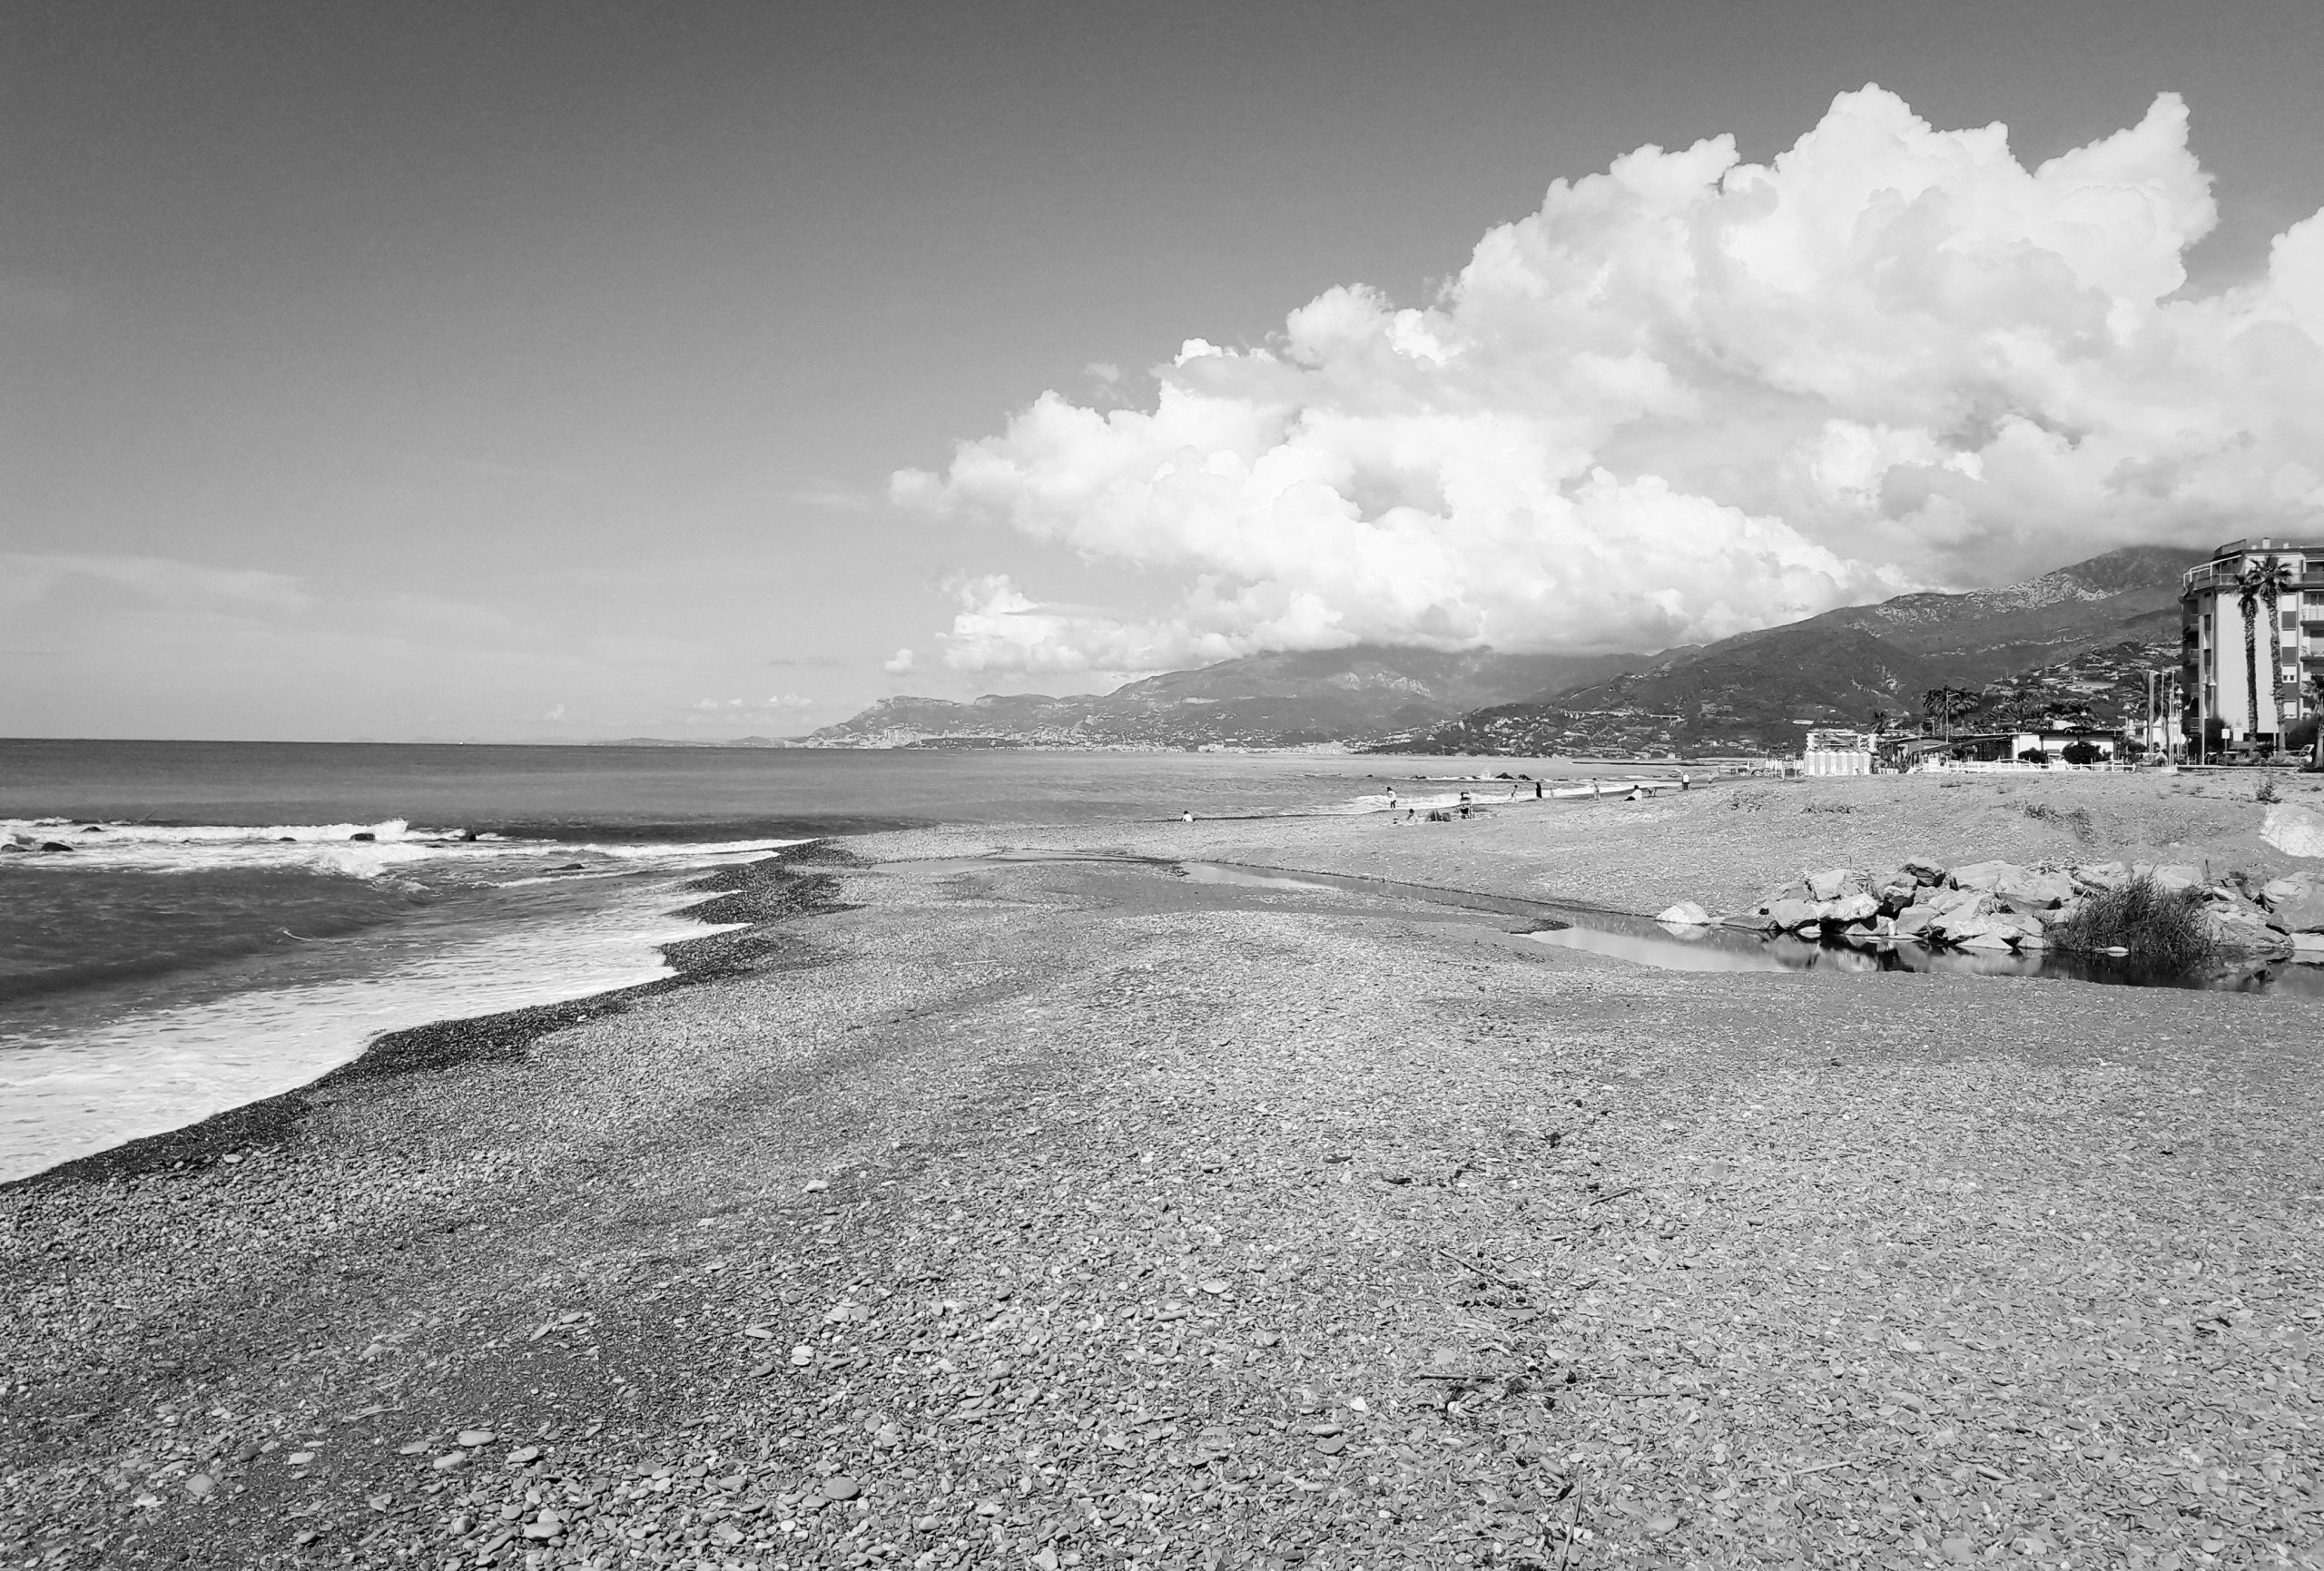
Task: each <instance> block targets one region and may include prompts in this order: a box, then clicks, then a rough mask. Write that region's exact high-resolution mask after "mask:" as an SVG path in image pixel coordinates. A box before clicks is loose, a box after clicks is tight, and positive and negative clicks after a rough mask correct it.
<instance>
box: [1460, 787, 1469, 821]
mask: <svg viewBox="0 0 2324 1571" xmlns="http://www.w3.org/2000/svg"><path fill="white" fill-rule="evenodd" d="M1461 816H1462V818H1464V819H1465V818H1467V817H1468V816H1469V793H1468V792H1467V791H1462V793H1461Z"/></svg>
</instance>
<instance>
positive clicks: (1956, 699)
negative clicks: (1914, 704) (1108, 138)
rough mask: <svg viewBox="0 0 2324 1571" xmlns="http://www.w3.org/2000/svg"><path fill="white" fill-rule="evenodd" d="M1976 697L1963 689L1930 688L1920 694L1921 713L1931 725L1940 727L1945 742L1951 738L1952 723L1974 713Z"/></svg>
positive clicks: (1977, 701) (1976, 703) (1977, 700)
mask: <svg viewBox="0 0 2324 1571" xmlns="http://www.w3.org/2000/svg"><path fill="white" fill-rule="evenodd" d="M1979 702H1980V700H1979V698H1978V695H1977V694H1975V693H1974V692H1970V691H1969V690H1968V689H1967V688H1965V687H1932V688H1930V689H1929V690H1928V691H1927V692H1924V693H1922V694H1921V713H1923V714H1924V715H1926V716H1927V717H1928V719H1929V721H1930V722H1931V723H1932V724H1933V725H1937V726H1941V727H1942V728H1943V730H1944V731H1945V739H1946V740H1947V741H1951V740H1952V737H1953V722H1955V721H1956V720H1959V719H1962V718H1963V717H1965V716H1966V715H1968V714H1970V713H1972V712H1974V711H1975V709H1976V707H1977V705H1978V703H1979Z"/></svg>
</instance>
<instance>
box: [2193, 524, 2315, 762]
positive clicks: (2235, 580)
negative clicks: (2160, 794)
mask: <svg viewBox="0 0 2324 1571" xmlns="http://www.w3.org/2000/svg"><path fill="white" fill-rule="evenodd" d="M2179 605H2180V630H2181V632H2180V643H2181V648H2180V693H2181V703H2182V707H2181V719H2182V730H2183V732H2184V734H2185V736H2186V738H2187V743H2188V749H2189V751H2190V753H2193V752H2194V751H2197V750H2198V749H2201V747H2202V746H2203V738H2204V735H2205V727H2206V726H2207V725H2208V724H2209V722H2211V721H2214V720H2216V721H2218V722H2220V723H2221V728H2222V729H2223V737H2222V740H2223V741H2224V743H2225V744H2226V745H2227V746H2229V747H2231V748H2232V747H2242V746H2249V745H2251V744H2254V743H2256V744H2258V745H2260V746H2274V745H2277V739H2278V738H2279V736H2280V734H2281V733H2282V731H2283V730H2284V728H2285V727H2287V726H2288V725H2290V723H2291V722H2294V721H2295V720H2298V719H2299V717H2300V716H2302V715H2305V714H2313V713H2315V712H2316V711H2317V692H2316V686H2315V683H2314V682H2313V681H2312V680H2311V679H2312V678H2314V677H2318V676H2324V542H2309V543H2306V544H2302V543H2299V542H2295V541H2290V540H2270V539H2258V540H2231V541H2230V542H2228V544H2226V545H2222V546H2221V547H2220V548H2219V549H2218V550H2216V551H2214V552H2212V553H2211V560H2210V561H2209V562H2206V563H2204V564H2202V565H2201V566H2199V567H2193V568H2190V569H2189V570H2188V572H2187V574H2186V576H2185V578H2184V579H2183V580H2181V590H2180V594H2179ZM2247 633H2248V634H2249V636H2250V661H2249V663H2248V664H2247V662H2246V659H2245V648H2246V643H2245V638H2246V634H2247ZM2253 678H2256V681H2254V680H2251V679H2253Z"/></svg>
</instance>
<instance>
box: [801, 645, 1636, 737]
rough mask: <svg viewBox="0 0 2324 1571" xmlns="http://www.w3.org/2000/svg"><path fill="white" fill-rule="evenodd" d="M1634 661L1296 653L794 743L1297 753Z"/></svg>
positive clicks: (894, 719) (927, 709) (1425, 652)
mask: <svg viewBox="0 0 2324 1571" xmlns="http://www.w3.org/2000/svg"><path fill="white" fill-rule="evenodd" d="M1648 661H1649V657H1648V656H1646V655H1640V654H1582V655H1575V654H1504V653H1500V652H1499V651H1497V650H1491V649H1480V650H1469V651H1463V652H1461V653H1444V652H1443V651H1439V650H1433V649H1387V648H1374V647H1371V646H1367V645H1362V644H1359V645H1356V646H1354V647H1353V648H1348V649H1331V650H1303V651H1298V652H1295V653H1281V654H1254V655H1249V656H1246V658H1244V659H1241V660H1229V661H1225V662H1222V663H1219V664H1216V665H1206V666H1203V667H1201V668H1200V669H1198V670H1195V671H1172V672H1166V673H1163V674H1162V675H1160V676H1153V677H1148V678H1147V679H1146V680H1145V681H1143V682H1131V683H1129V684H1128V686H1126V687H1119V688H1117V689H1115V690H1114V691H1113V692H1108V693H1105V694H1102V695H1098V696H1090V697H1078V698H1051V697H1049V696H1047V695H1046V694H1042V693H1012V694H1006V695H1000V694H996V695H991V696H988V697H984V698H980V699H977V700H975V701H974V702H969V703H955V702H950V701H949V700H945V699H940V698H890V699H883V700H881V702H878V703H875V704H873V705H872V707H871V708H869V709H867V710H865V711H863V712H862V713H861V714H858V715H856V716H854V717H853V718H852V719H850V720H847V721H843V722H841V723H840V724H838V725H829V726H825V727H824V728H823V729H822V730H821V731H816V732H814V733H813V734H812V735H811V736H809V737H807V738H805V739H803V740H804V741H806V742H807V743H808V744H809V745H811V746H820V747H900V746H921V747H926V746H949V747H961V746H996V745H999V746H1007V745H1011V744H1015V745H1026V744H1031V745H1038V746H1060V745H1062V746H1080V747H1166V748H1189V747H1204V746H1239V747H1302V746H1314V745H1317V744H1321V743H1328V742H1344V741H1363V740H1368V739H1371V738H1375V737H1382V736H1390V735H1394V734H1397V733H1400V732H1404V731H1413V730H1415V729H1418V728H1422V727H1425V726H1430V725H1434V724H1436V723H1438V722H1442V721H1444V720H1448V719H1450V718H1452V716H1454V715H1458V714H1461V713H1462V712H1465V711H1468V710H1471V709H1475V708H1478V707H1481V706H1483V705H1488V704H1495V703H1506V702H1512V700H1516V699H1520V698H1524V697H1527V696H1531V695H1538V694H1541V693H1544V692H1563V691H1565V690H1566V689H1567V688H1570V687H1577V686H1581V685H1583V684H1585V683H1589V682H1602V681H1604V680H1606V679H1607V678H1609V677H1611V676H1616V675H1619V674H1620V673H1623V672H1625V671H1630V670H1634V669H1636V668H1638V667H1640V666H1642V665H1645V664H1646V663H1648Z"/></svg>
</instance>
